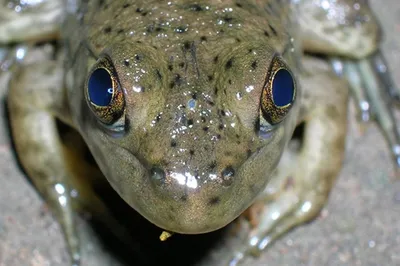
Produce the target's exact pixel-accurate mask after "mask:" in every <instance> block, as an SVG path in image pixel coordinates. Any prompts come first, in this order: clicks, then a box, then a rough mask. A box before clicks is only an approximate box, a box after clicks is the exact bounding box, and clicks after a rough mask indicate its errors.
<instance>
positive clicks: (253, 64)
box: [251, 61, 257, 70]
mask: <svg viewBox="0 0 400 266" xmlns="http://www.w3.org/2000/svg"><path fill="white" fill-rule="evenodd" d="M256 68H257V61H253V63H251V69H253V70H256Z"/></svg>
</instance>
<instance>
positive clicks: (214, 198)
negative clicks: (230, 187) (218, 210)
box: [208, 197, 221, 205]
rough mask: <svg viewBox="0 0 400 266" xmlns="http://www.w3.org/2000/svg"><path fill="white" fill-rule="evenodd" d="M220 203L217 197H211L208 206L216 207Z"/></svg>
mask: <svg viewBox="0 0 400 266" xmlns="http://www.w3.org/2000/svg"><path fill="white" fill-rule="evenodd" d="M220 201H221V199H220V198H219V197H212V198H210V199H209V201H208V204H210V205H216V204H218V203H219V202H220Z"/></svg>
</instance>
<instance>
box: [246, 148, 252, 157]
mask: <svg viewBox="0 0 400 266" xmlns="http://www.w3.org/2000/svg"><path fill="white" fill-rule="evenodd" d="M246 154H247V158H250V156H251V150H250V149H248V150H247V151H246Z"/></svg>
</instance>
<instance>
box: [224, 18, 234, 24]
mask: <svg viewBox="0 0 400 266" xmlns="http://www.w3.org/2000/svg"><path fill="white" fill-rule="evenodd" d="M223 21H225V22H226V23H231V22H232V21H233V18H232V17H224V18H223Z"/></svg>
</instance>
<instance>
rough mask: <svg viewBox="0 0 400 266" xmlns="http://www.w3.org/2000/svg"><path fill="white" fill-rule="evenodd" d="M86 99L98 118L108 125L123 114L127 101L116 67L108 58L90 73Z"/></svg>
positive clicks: (100, 61) (102, 60)
mask: <svg viewBox="0 0 400 266" xmlns="http://www.w3.org/2000/svg"><path fill="white" fill-rule="evenodd" d="M86 99H87V102H88V104H89V107H90V109H91V110H92V112H93V113H94V114H95V115H96V117H97V118H98V119H99V120H100V121H101V122H103V123H104V124H106V125H111V124H113V123H114V122H115V121H116V120H117V119H118V118H120V117H121V116H122V114H123V111H124V107H125V101H124V94H123V92H122V90H121V88H120V84H119V81H118V78H117V76H116V74H115V70H114V67H113V66H112V65H111V63H110V62H109V60H108V59H107V58H102V59H100V60H99V61H98V62H97V63H96V65H95V66H94V68H93V70H92V71H91V72H90V73H89V76H88V80H87V85H86Z"/></svg>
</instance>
